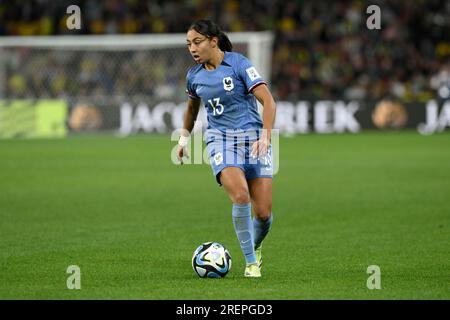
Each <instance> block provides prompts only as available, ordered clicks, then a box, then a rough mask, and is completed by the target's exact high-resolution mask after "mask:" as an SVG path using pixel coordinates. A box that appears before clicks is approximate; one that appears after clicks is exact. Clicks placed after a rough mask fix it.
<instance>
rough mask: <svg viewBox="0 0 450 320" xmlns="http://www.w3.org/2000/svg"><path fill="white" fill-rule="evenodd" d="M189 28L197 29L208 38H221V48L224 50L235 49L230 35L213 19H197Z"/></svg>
mask: <svg viewBox="0 0 450 320" xmlns="http://www.w3.org/2000/svg"><path fill="white" fill-rule="evenodd" d="M189 30H195V31H197V32H198V33H200V34H202V35H204V36H206V37H208V38H212V37H217V38H218V39H219V42H218V44H219V48H220V50H222V51H232V50H233V45H232V44H231V41H230V39H228V36H227V35H226V34H225V33H224V32H223V31H222V30H221V29H220V27H219V26H218V25H217V24H215V23H214V22H212V21H211V20H206V19H202V20H197V21H195V22H194V23H193V24H192V25H191V26H190V27H189Z"/></svg>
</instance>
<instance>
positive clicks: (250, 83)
mask: <svg viewBox="0 0 450 320" xmlns="http://www.w3.org/2000/svg"><path fill="white" fill-rule="evenodd" d="M238 73H239V77H240V78H241V79H242V81H243V82H244V84H245V87H246V88H247V92H249V93H250V92H252V90H253V89H254V88H255V87H257V86H259V85H260V84H263V83H264V84H267V83H266V81H264V79H263V78H262V77H261V76H260V74H259V73H258V71H257V70H256V68H255V67H254V66H253V64H252V63H251V62H250V60H249V59H247V58H246V57H244V56H241V57H240V59H239V67H238Z"/></svg>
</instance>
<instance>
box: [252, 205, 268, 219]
mask: <svg viewBox="0 0 450 320" xmlns="http://www.w3.org/2000/svg"><path fill="white" fill-rule="evenodd" d="M255 215H256V218H257V219H258V220H260V221H263V222H266V221H268V220H269V219H270V217H271V216H272V204H268V205H266V206H264V207H261V208H258V209H256V210H255Z"/></svg>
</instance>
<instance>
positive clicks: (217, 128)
mask: <svg viewBox="0 0 450 320" xmlns="http://www.w3.org/2000/svg"><path fill="white" fill-rule="evenodd" d="M186 80H187V90H186V92H187V94H188V95H189V98H190V99H201V100H203V102H204V104H205V108H206V110H207V118H208V128H207V130H206V148H207V151H208V155H209V158H210V162H211V167H212V170H213V173H214V175H215V177H216V181H217V182H218V183H219V185H220V184H221V183H220V173H221V171H222V170H223V169H224V168H226V167H230V166H231V167H239V168H241V169H242V170H243V171H244V173H245V177H246V179H254V178H259V177H270V178H271V177H272V149H271V146H269V150H268V153H267V155H266V157H265V158H264V159H253V158H251V157H250V152H251V146H252V144H253V143H254V142H255V141H256V140H257V139H258V138H259V134H260V133H259V129H261V128H262V127H263V123H262V121H261V117H260V115H259V113H258V106H257V104H256V98H255V96H254V95H253V94H251V91H252V90H253V88H255V87H256V86H258V85H260V84H263V83H264V84H265V83H266V82H265V81H264V80H263V79H262V78H261V76H260V75H259V74H258V71H257V70H256V69H255V67H254V66H253V65H252V64H251V63H250V61H249V60H248V59H247V58H246V57H244V56H243V55H241V54H239V53H235V52H225V56H224V59H223V61H222V63H221V64H220V65H219V66H218V67H217V68H216V69H214V70H206V69H205V67H204V66H203V65H196V66H194V67H192V68H191V69H190V70H189V72H188V74H187V77H186Z"/></svg>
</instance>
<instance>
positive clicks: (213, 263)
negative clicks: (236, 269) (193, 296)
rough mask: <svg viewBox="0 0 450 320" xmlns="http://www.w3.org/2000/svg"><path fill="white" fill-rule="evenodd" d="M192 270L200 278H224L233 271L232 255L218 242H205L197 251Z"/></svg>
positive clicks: (193, 257)
mask: <svg viewBox="0 0 450 320" xmlns="http://www.w3.org/2000/svg"><path fill="white" fill-rule="evenodd" d="M192 268H193V269H194V271H195V273H197V275H198V276H199V277H200V278H223V277H225V276H226V275H227V273H228V272H229V271H230V269H231V255H230V253H229V252H228V250H227V249H226V248H225V247H224V246H223V245H222V244H220V243H218V242H205V243H203V244H201V245H200V246H199V247H198V248H197V249H195V252H194V255H193V256H192Z"/></svg>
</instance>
